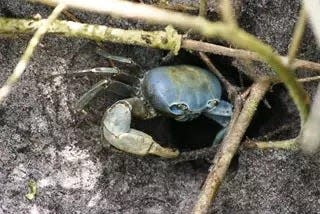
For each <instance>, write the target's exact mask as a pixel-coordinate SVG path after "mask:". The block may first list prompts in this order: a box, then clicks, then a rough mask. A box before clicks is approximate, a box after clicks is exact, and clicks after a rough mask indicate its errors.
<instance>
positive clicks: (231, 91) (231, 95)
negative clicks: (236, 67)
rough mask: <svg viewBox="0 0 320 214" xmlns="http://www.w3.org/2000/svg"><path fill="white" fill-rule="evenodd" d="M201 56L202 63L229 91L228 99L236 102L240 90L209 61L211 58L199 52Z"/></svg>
mask: <svg viewBox="0 0 320 214" xmlns="http://www.w3.org/2000/svg"><path fill="white" fill-rule="evenodd" d="M199 56H200V58H201V59H202V61H203V62H204V63H205V64H206V65H207V67H208V68H209V70H210V71H211V72H212V73H214V74H215V75H216V76H217V77H218V78H219V79H220V81H221V82H222V84H223V85H224V88H225V89H226V90H227V92H228V97H229V99H231V100H234V99H235V98H236V95H237V94H238V93H239V90H238V88H236V87H235V86H233V85H232V84H231V83H230V82H229V81H228V80H227V79H226V78H225V77H224V76H223V75H222V74H221V72H220V71H219V70H218V69H217V68H216V67H215V66H214V65H213V63H212V62H211V60H210V59H209V57H208V56H207V55H206V54H205V53H203V52H199Z"/></svg>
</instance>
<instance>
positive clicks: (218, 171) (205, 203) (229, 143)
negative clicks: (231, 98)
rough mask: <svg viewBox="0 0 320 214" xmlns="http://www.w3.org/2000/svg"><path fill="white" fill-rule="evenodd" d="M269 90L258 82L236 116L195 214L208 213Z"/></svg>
mask: <svg viewBox="0 0 320 214" xmlns="http://www.w3.org/2000/svg"><path fill="white" fill-rule="evenodd" d="M268 88H269V82H266V81H264V82H258V83H255V84H254V85H253V86H252V89H251V92H250V95H249V97H248V99H247V100H246V102H245V104H244V106H243V109H242V110H241V112H240V114H239V116H238V117H236V116H237V115H234V116H235V117H234V118H235V120H233V123H232V124H233V125H231V127H230V128H229V131H228V133H227V135H226V136H225V138H224V140H223V142H222V145H221V147H220V150H219V152H218V153H217V154H216V155H215V158H214V161H213V168H212V169H211V170H210V172H209V174H208V177H207V179H206V181H205V183H204V185H203V187H202V189H201V192H200V195H199V198H198V201H197V203H196V205H195V207H194V209H193V213H194V214H203V213H207V211H208V210H209V208H210V206H211V204H212V200H213V199H214V197H215V196H216V194H217V191H218V189H219V187H220V185H221V182H222V181H223V178H224V177H225V174H226V172H227V170H228V167H229V165H230V162H231V160H232V158H233V156H234V154H235V152H236V151H237V149H238V147H239V145H240V142H241V139H242V137H243V135H244V133H245V131H246V130H247V127H248V126H249V124H250V122H251V119H252V117H253V115H254V113H255V111H256V109H257V107H258V104H259V102H260V100H261V99H262V98H263V97H264V94H265V93H266V92H267V90H268Z"/></svg>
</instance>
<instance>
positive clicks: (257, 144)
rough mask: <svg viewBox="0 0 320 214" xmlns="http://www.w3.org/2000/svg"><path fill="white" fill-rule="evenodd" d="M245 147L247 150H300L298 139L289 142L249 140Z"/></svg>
mask: <svg viewBox="0 0 320 214" xmlns="http://www.w3.org/2000/svg"><path fill="white" fill-rule="evenodd" d="M243 146H244V147H245V148H251V149H284V150H298V149H299V146H298V144H297V138H293V139H289V140H279V141H254V140H249V141H246V142H244V144H243Z"/></svg>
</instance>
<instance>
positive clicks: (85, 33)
mask: <svg viewBox="0 0 320 214" xmlns="http://www.w3.org/2000/svg"><path fill="white" fill-rule="evenodd" d="M46 21H47V20H45V19H43V20H39V21H36V20H25V19H10V18H0V26H1V27H0V33H12V34H14V33H30V32H33V31H35V30H36V29H38V28H39V27H40V26H41V25H42V24H43V23H45V22H46ZM48 33H55V34H60V35H63V36H68V37H81V38H88V39H92V40H95V41H110V42H115V43H123V44H132V45H140V46H148V47H153V48H160V49H165V50H170V51H171V52H173V53H174V54H177V52H178V51H179V49H180V44H181V35H179V34H178V33H177V31H176V30H174V29H173V28H172V27H170V26H168V27H166V28H165V31H143V30H123V29H119V28H110V27H106V26H103V25H89V24H82V23H78V22H72V21H58V20H56V21H54V22H52V24H51V26H50V28H49V29H48Z"/></svg>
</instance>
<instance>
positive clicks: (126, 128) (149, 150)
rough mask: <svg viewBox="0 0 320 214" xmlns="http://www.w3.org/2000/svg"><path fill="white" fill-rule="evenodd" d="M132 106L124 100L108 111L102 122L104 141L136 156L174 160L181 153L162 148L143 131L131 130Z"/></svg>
mask: <svg viewBox="0 0 320 214" xmlns="http://www.w3.org/2000/svg"><path fill="white" fill-rule="evenodd" d="M131 111H132V105H131V104H130V103H129V102H127V101H125V100H123V101H119V102H117V103H115V104H114V105H112V106H111V107H110V108H109V109H107V111H106V113H105V115H104V117H103V120H102V121H103V122H102V134H103V138H104V141H106V142H107V143H110V144H111V145H112V146H114V147H116V148H117V149H119V150H121V151H124V152H128V153H132V154H136V155H141V156H144V155H148V154H152V155H157V156H160V157H164V158H174V157H177V156H178V155H179V151H177V150H172V149H170V148H164V147H162V146H160V145H159V144H158V143H157V142H155V141H154V140H153V138H152V137H151V136H150V135H148V134H146V133H144V132H141V131H138V130H135V129H132V128H130V124H131Z"/></svg>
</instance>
